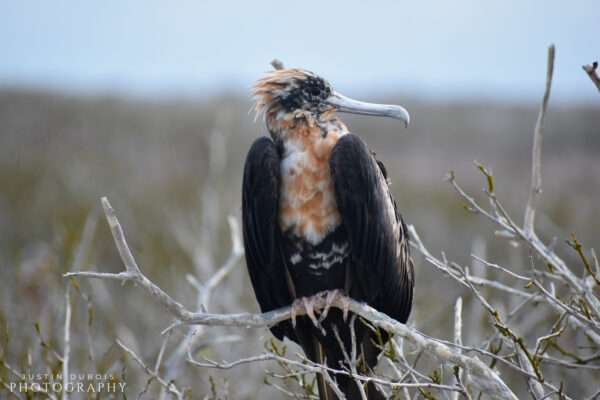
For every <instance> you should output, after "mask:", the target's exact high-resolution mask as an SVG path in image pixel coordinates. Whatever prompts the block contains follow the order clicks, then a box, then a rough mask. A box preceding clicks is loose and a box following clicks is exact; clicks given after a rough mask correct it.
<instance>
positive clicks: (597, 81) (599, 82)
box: [581, 61, 600, 91]
mask: <svg viewBox="0 0 600 400" xmlns="http://www.w3.org/2000/svg"><path fill="white" fill-rule="evenodd" d="M581 68H583V70H584V71H585V73H586V74H588V76H589V77H590V79H591V80H592V82H593V83H594V85H596V88H597V89H598V91H600V77H599V76H598V73H597V72H596V71H597V69H598V61H594V62H593V63H591V64H587V65H582V66H581Z"/></svg>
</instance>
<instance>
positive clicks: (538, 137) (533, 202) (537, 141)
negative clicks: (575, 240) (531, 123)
mask: <svg viewBox="0 0 600 400" xmlns="http://www.w3.org/2000/svg"><path fill="white" fill-rule="evenodd" d="M554 54H555V48H554V45H550V47H548V65H547V68H546V90H545V91H544V99H543V100H542V106H541V108H540V113H539V114H538V119H537V122H536V124H535V130H534V133H533V150H532V160H531V161H532V162H531V190H530V192H529V200H528V201H527V208H526V209H525V221H524V223H523V230H524V232H525V236H528V237H531V236H534V235H535V231H534V228H535V227H534V225H535V208H536V206H537V202H538V199H539V196H540V194H541V193H542V138H543V131H544V117H545V116H546V109H547V108H548V100H549V99H550V89H551V88H552V75H553V74H554Z"/></svg>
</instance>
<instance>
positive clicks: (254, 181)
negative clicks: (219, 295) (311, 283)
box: [242, 137, 292, 340]
mask: <svg viewBox="0 0 600 400" xmlns="http://www.w3.org/2000/svg"><path fill="white" fill-rule="evenodd" d="M279 164H280V158H279V154H278V152H277V148H276V146H275V143H273V141H272V140H271V139H269V138H266V137H262V138H260V139H257V140H256V141H255V142H254V143H253V144H252V147H251V148H250V151H249V152H248V156H247V157H246V164H245V166H244V181H243V183H242V224H243V232H244V248H245V250H246V265H247V266H248V273H249V275H250V280H251V281H252V286H253V287H254V293H255V295H256V299H257V300H258V303H259V305H260V309H261V310H262V311H263V312H266V311H271V310H274V309H277V308H280V307H284V306H289V305H290V304H291V303H292V299H291V296H290V292H289V289H288V283H287V275H286V274H287V272H286V270H285V265H284V263H283V262H281V257H280V251H279V237H280V234H279V227H278V221H277V211H278V208H279V207H278V206H279V180H280V174H279ZM286 326H287V325H286V324H283V325H282V324H280V325H277V326H274V327H272V328H271V332H273V334H274V335H275V336H276V337H277V338H279V339H280V340H281V339H282V338H283V335H284V334H286V335H287V329H286ZM288 336H289V335H288Z"/></svg>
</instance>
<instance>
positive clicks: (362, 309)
mask: <svg viewBox="0 0 600 400" xmlns="http://www.w3.org/2000/svg"><path fill="white" fill-rule="evenodd" d="M102 203H103V205H104V210H105V214H106V217H107V219H108V221H109V225H110V227H111V231H112V232H113V238H114V240H115V244H116V245H117V248H118V249H119V254H120V255H121V258H122V260H123V263H124V264H125V268H126V271H125V272H121V273H119V274H102V273H90V272H70V273H67V274H65V276H69V277H70V276H82V277H94V278H108V279H116V280H121V281H133V282H136V283H137V284H138V285H139V286H140V287H142V288H143V289H144V290H146V291H147V292H148V293H149V294H150V295H151V296H152V297H153V298H154V299H155V300H157V301H158V302H159V303H160V304H162V305H163V306H164V307H165V308H166V309H167V310H169V312H170V313H171V314H173V316H174V317H175V318H177V321H176V323H174V324H173V325H172V326H171V327H169V328H168V329H167V330H166V331H168V330H170V329H172V328H174V327H176V326H179V325H182V324H198V325H213V326H214V325H220V326H238V327H267V326H272V325H274V324H276V323H278V322H281V321H284V320H288V319H290V318H291V314H292V310H291V307H290V306H288V307H283V308H280V309H277V310H273V311H270V312H267V313H263V314H249V313H240V314H226V315H224V314H210V313H203V312H198V313H192V312H190V311H189V310H187V309H186V308H185V307H184V306H183V305H182V304H181V303H179V302H177V301H175V300H173V299H172V298H171V297H170V296H169V295H168V294H166V293H165V292H164V291H163V290H162V289H160V288H159V287H158V286H156V285H155V284H154V283H153V282H151V281H150V280H149V279H148V278H147V277H146V276H145V275H144V274H143V273H142V272H141V270H140V269H139V268H138V266H137V264H136V262H135V259H134V258H133V255H132V254H131V251H130V250H129V247H128V246H127V242H126V240H125V237H124V234H123V229H122V228H121V225H120V223H119V221H118V219H117V217H116V215H115V213H114V210H113V209H112V207H111V206H110V203H109V202H108V200H107V199H106V198H103V199H102ZM329 300H330V301H331V299H329ZM326 306H327V299H326V298H325V297H324V296H319V295H318V296H315V298H314V307H315V309H316V310H322V309H324V308H326ZM332 306H335V307H337V308H339V309H344V307H348V309H349V310H350V311H352V312H353V313H355V314H357V315H359V316H361V317H363V318H365V319H367V320H368V321H370V322H371V323H372V324H373V325H374V326H377V327H379V328H381V329H384V330H386V331H388V332H390V333H395V334H396V335H398V336H400V337H402V338H404V339H406V340H407V341H409V342H411V343H413V344H414V345H416V346H417V348H420V349H423V350H425V351H426V352H427V353H428V354H430V355H432V356H434V357H436V358H437V359H438V360H440V361H441V362H447V363H451V364H456V365H458V366H460V367H461V368H463V369H464V370H465V371H467V375H468V376H469V377H470V384H472V385H473V386H474V387H476V388H478V389H479V390H481V391H483V392H486V393H488V395H490V396H491V397H495V398H502V399H516V396H515V395H514V393H512V391H511V390H510V389H509V388H508V386H506V384H505V383H504V382H503V381H502V380H501V379H500V377H499V376H498V375H497V374H496V372H495V371H493V370H492V369H490V368H489V367H488V366H487V365H485V364H484V363H483V362H481V361H480V360H479V359H477V358H473V357H468V356H465V355H462V354H460V353H459V352H458V351H456V350H454V349H452V348H450V347H448V346H446V345H444V344H442V343H440V342H437V341H434V340H431V339H429V338H428V337H426V336H425V335H423V334H422V333H420V332H419V331H417V330H415V329H414V328H410V327H408V326H406V325H404V324H401V323H399V322H398V321H396V320H394V319H392V318H390V317H388V316H387V315H385V314H383V313H381V312H379V311H377V310H375V309H374V308H372V307H370V306H368V305H367V304H363V303H359V302H357V301H355V300H352V299H347V298H343V297H342V296H338V297H336V298H335V299H334V301H333V302H332Z"/></svg>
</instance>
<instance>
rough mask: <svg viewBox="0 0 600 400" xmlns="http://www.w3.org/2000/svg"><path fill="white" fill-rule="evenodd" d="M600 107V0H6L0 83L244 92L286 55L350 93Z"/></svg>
mask: <svg viewBox="0 0 600 400" xmlns="http://www.w3.org/2000/svg"><path fill="white" fill-rule="evenodd" d="M549 43H555V44H556V46H557V63H556V71H555V87H554V89H555V91H554V97H553V98H554V99H561V100H565V101H578V100H580V101H594V100H596V99H597V98H598V94H597V91H596V90H595V88H594V87H593V86H592V84H591V82H589V81H588V78H587V76H586V75H585V73H583V71H582V70H581V65H582V64H583V63H589V62H591V61H593V60H595V59H599V58H600V7H599V6H598V0H581V1H570V2H567V1H564V0H562V1H558V0H556V1H555V0H522V1H481V0H455V1H437V2H429V1H419V0H412V1H410V2H409V1H391V0H390V1H370V2H367V1H353V0H345V1H340V2H328V1H324V0H323V1H308V0H300V1H283V0H279V1H275V0H264V1H239V2H230V3H228V2H225V1H202V0H195V1H170V2H167V1H154V0H139V1H138V0H136V1H126V0H120V1H119V0H102V1H92V0H89V1H88V0H79V1H59V0H53V1H43V0H14V1H9V0H2V1H1V2H0V50H1V52H2V53H0V86H14V85H27V86H43V87H52V88H60V89H66V90H70V91H83V92H103V93H104V92H107V91H108V92H112V91H116V92H124V93H129V94H135V95H142V96H146V95H149V96H157V95H164V94H168V95H186V96H188V95H191V96H203V95H205V94H207V93H215V92H218V91H220V90H223V89H228V90H236V91H247V90H248V88H249V87H250V86H251V85H252V83H253V81H254V80H255V79H256V78H257V77H258V76H259V75H260V74H261V73H263V72H264V71H266V70H267V69H269V65H268V63H269V61H270V60H271V59H272V58H273V57H278V58H280V59H281V60H283V61H284V62H285V63H286V64H287V65H289V66H301V67H305V68H308V69H311V70H313V71H315V72H317V73H319V74H321V75H322V76H324V77H325V78H327V79H328V80H329V81H331V82H332V83H333V84H334V86H336V87H337V88H338V89H340V91H343V92H346V93H348V94H352V93H356V92H361V93H365V92H368V93H373V94H376V93H400V94H404V93H406V94H410V95H420V96H425V97H430V98H436V97H438V96H439V97H454V96H459V97H479V96H485V97H501V98H505V99H509V100H537V99H538V98H539V97H541V94H542V91H543V81H544V71H545V62H546V47H547V45H548V44H549Z"/></svg>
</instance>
